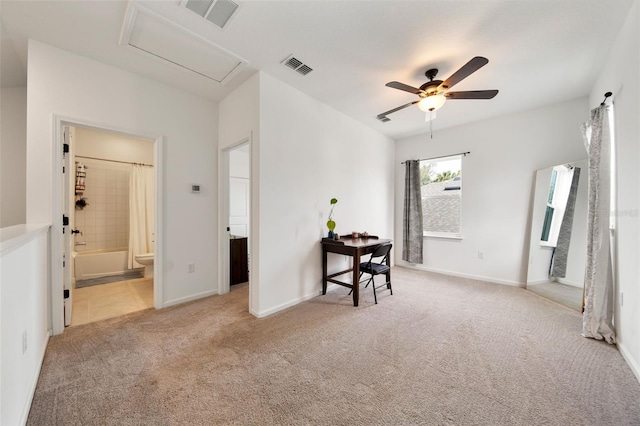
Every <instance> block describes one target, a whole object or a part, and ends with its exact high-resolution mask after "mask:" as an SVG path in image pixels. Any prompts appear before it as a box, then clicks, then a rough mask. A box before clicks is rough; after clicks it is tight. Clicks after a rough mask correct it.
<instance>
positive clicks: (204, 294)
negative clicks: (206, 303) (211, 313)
mask: <svg viewBox="0 0 640 426" xmlns="http://www.w3.org/2000/svg"><path fill="white" fill-rule="evenodd" d="M216 294H218V290H209V291H203V292H202V293H197V294H193V295H191V296H187V297H181V298H179V299H173V300H167V301H166V302H164V303H163V304H162V307H163V308H168V307H169V306H174V305H180V304H181V303H186V302H191V301H193V300H198V299H202V298H203V297H209V296H214V295H216Z"/></svg>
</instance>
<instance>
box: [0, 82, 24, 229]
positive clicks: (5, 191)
mask: <svg viewBox="0 0 640 426" xmlns="http://www.w3.org/2000/svg"><path fill="white" fill-rule="evenodd" d="M26 141H27V88H26V87H12V88H3V89H2V91H1V93H0V162H1V164H0V194H2V200H0V201H1V202H0V228H2V227H5V226H11V225H17V224H20V223H25V222H26V208H27V207H26V206H27V204H26V195H25V194H26V167H27V158H26V156H27V145H26Z"/></svg>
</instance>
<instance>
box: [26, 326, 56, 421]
mask: <svg viewBox="0 0 640 426" xmlns="http://www.w3.org/2000/svg"><path fill="white" fill-rule="evenodd" d="M50 336H51V332H50V331H47V333H46V334H45V336H44V342H43V343H42V351H41V352H40V362H39V363H38V368H37V369H36V371H35V374H34V375H33V378H32V379H31V383H29V400H28V401H26V403H25V404H24V408H23V409H22V413H21V414H20V424H21V425H26V424H27V419H28V418H29V411H30V410H31V404H32V403H33V397H34V396H35V394H36V386H38V379H39V378H40V370H41V369H42V364H43V363H44V356H45V354H46V353H47V345H48V344H49V337H50Z"/></svg>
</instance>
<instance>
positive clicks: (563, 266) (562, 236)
mask: <svg viewBox="0 0 640 426" xmlns="http://www.w3.org/2000/svg"><path fill="white" fill-rule="evenodd" d="M579 181H580V168H579V167H574V169H573V178H572V179H571V188H570V189H569V197H568V198H567V205H566V207H565V210H564V216H563V217H562V223H561V224H560V231H559V232H558V242H557V244H556V248H555V250H554V251H553V267H552V268H551V276H552V277H559V278H564V277H566V276H567V258H568V257H569V243H570V242H571V231H572V230H573V215H574V213H575V209H576V196H577V195H578V182H579Z"/></svg>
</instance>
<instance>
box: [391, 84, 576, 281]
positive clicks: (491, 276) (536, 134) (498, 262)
mask: <svg viewBox="0 0 640 426" xmlns="http://www.w3.org/2000/svg"><path fill="white" fill-rule="evenodd" d="M498 96H499V95H498ZM451 107H453V105H451ZM479 107H480V105H479ZM445 108H447V106H445V107H444V108H443V110H442V114H445V113H454V111H445ZM586 111H587V99H586V98H582V99H577V100H573V101H569V102H564V103H560V104H555V105H550V106H547V107H545V108H541V109H535V110H530V111H524V112H518V113H514V114H510V115H507V116H502V117H497V118H493V119H489V120H485V121H481V122H476V123H472V124H468V125H464V126H459V127H454V128H450V129H444V130H438V125H437V119H436V121H435V122H434V134H433V139H430V138H429V136H428V135H418V136H412V137H408V138H405V139H402V140H399V141H397V142H396V160H397V162H398V163H399V162H401V161H405V160H409V159H421V158H429V157H437V156H446V155H450V154H455V153H458V152H465V151H470V152H471V154H470V155H467V156H466V157H464V158H463V160H462V176H463V182H464V185H463V189H462V234H463V239H462V240H451V239H442V238H425V240H424V264H423V265H417V266H419V267H420V268H423V269H428V270H433V271H437V272H443V273H447V274H452V275H459V276H463V277H470V278H478V279H484V280H488V281H493V282H497V283H502V284H510V285H523V284H524V283H525V282H526V277H527V259H528V252H529V234H530V219H531V213H530V209H531V205H532V202H533V188H534V183H535V174H536V170H538V169H542V168H546V167H549V166H552V165H556V164H560V163H567V162H571V161H575V160H577V159H580V158H584V157H585V149H584V145H583V142H582V136H581V133H580V123H581V122H582V121H584V120H585V118H586V117H587V113H586ZM395 182H396V188H395V191H396V194H395V205H396V210H395V239H396V252H395V253H396V263H397V264H402V265H407V263H406V262H404V261H402V260H401V259H402V214H403V211H402V210H403V204H404V203H403V199H404V167H400V166H399V165H398V167H397V169H396V179H395ZM479 251H481V252H482V253H483V256H484V259H482V260H481V259H479V258H478V252H479Z"/></svg>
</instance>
